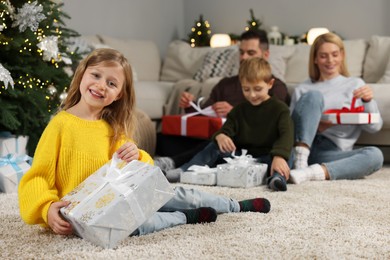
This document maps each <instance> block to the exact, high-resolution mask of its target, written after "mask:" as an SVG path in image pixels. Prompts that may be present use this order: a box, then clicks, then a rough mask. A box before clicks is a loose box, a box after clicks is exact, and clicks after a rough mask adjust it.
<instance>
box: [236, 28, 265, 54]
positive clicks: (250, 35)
mask: <svg viewBox="0 0 390 260" xmlns="http://www.w3.org/2000/svg"><path fill="white" fill-rule="evenodd" d="M252 39H258V40H259V42H260V49H261V50H262V51H267V50H268V48H269V43H268V37H267V32H266V31H264V30H249V31H245V32H243V33H242V34H241V37H240V40H241V41H243V40H252Z"/></svg>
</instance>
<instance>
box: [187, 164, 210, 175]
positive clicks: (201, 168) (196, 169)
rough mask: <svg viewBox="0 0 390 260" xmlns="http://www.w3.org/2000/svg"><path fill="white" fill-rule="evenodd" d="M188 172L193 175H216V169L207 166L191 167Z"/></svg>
mask: <svg viewBox="0 0 390 260" xmlns="http://www.w3.org/2000/svg"><path fill="white" fill-rule="evenodd" d="M188 170H189V171H193V172H194V174H205V173H216V172H217V169H216V168H210V167H209V166H208V165H205V166H200V165H191V166H190V167H189V168H188Z"/></svg>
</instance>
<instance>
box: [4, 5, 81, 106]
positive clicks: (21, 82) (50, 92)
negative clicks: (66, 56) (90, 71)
mask: <svg viewBox="0 0 390 260" xmlns="http://www.w3.org/2000/svg"><path fill="white" fill-rule="evenodd" d="M0 3H1V4H2V5H4V6H8V7H9V9H11V8H13V7H12V5H11V3H10V2H9V0H1V1H0ZM27 3H28V4H31V3H32V2H31V1H28V2H27ZM37 6H41V4H39V5H37ZM11 11H12V12H13V10H12V9H11ZM12 15H13V14H11V13H10V12H9V10H7V9H6V8H5V9H3V10H0V35H1V34H2V33H3V32H4V31H6V30H7V29H8V28H9V27H8V25H7V20H8V21H10V20H12ZM52 25H53V26H54V27H55V30H54V31H52V34H54V35H55V37H57V39H60V38H61V37H62V31H61V29H60V26H58V20H57V19H55V18H54V19H53V20H52ZM44 29H46V30H50V26H49V25H47V26H46V27H45V28H39V27H38V28H37V30H36V31H33V34H34V38H35V39H31V40H30V39H28V38H26V39H25V40H24V42H23V44H22V45H21V46H20V49H19V50H18V53H20V55H29V56H32V55H35V54H34V52H36V53H37V54H38V55H39V57H41V58H42V59H43V60H45V57H44V52H45V50H44V49H43V48H40V47H39V46H40V44H42V42H43V41H44V39H45V38H46V35H45V30H44ZM12 40H14V39H13V38H9V39H8V37H0V46H8V45H10V42H9V41H12ZM35 40H36V43H34V42H32V41H35ZM47 44H50V43H47ZM70 53H71V54H73V53H72V52H70ZM45 61H46V60H45ZM59 62H63V58H62V55H61V53H60V52H58V53H57V54H56V57H51V58H50V60H48V64H51V65H52V66H53V67H54V68H56V69H60V68H61V66H60V64H59ZM13 80H14V82H15V85H16V86H19V87H21V88H23V89H34V88H37V89H41V90H42V89H47V95H46V96H45V98H46V99H47V100H50V99H52V98H53V96H54V95H55V94H57V89H56V88H55V87H54V85H53V84H54V83H53V82H50V81H49V80H42V79H41V78H39V77H36V76H33V75H30V74H29V73H26V74H25V75H21V76H19V77H18V78H17V79H13ZM2 83H3V82H2ZM6 89H7V86H6V85H5V84H1V85H0V95H1V94H2V93H3V91H4V90H6ZM66 91H67V87H65V88H64V92H63V93H61V94H60V95H59V98H60V100H61V101H62V99H65V98H66ZM48 111H49V112H51V108H50V107H49V108H48Z"/></svg>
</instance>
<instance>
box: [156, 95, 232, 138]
mask: <svg viewBox="0 0 390 260" xmlns="http://www.w3.org/2000/svg"><path fill="white" fill-rule="evenodd" d="M202 100H203V98H200V99H199V100H198V102H197V104H195V103H194V102H191V103H190V105H191V106H192V107H193V108H194V109H195V110H196V112H193V113H189V114H185V115H166V116H163V117H162V127H161V132H162V134H165V135H181V136H190V137H197V138H203V139H208V138H210V137H211V136H212V135H213V134H214V133H215V132H216V131H218V130H219V129H220V128H221V127H222V125H223V123H225V121H226V118H222V117H217V114H216V113H215V111H214V110H213V109H212V107H211V106H208V107H206V108H203V109H202V108H201V105H200V104H201V101H202Z"/></svg>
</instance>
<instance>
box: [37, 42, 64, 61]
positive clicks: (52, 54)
mask: <svg viewBox="0 0 390 260" xmlns="http://www.w3.org/2000/svg"><path fill="white" fill-rule="evenodd" d="M57 42H58V37H56V36H49V37H45V38H44V39H43V40H42V41H41V42H40V43H38V44H37V46H38V48H39V49H41V50H42V51H43V60H44V61H51V60H52V59H54V60H55V61H58V60H59V59H58V44H57Z"/></svg>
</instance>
